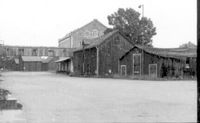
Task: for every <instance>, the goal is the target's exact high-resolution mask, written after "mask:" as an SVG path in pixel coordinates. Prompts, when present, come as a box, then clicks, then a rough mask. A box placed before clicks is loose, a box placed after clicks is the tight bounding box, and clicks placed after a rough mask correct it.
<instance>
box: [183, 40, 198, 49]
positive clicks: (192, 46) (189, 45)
mask: <svg viewBox="0 0 200 123" xmlns="http://www.w3.org/2000/svg"><path fill="white" fill-rule="evenodd" d="M196 47H197V46H196V45H195V44H193V43H192V42H190V41H189V42H188V43H185V44H182V45H180V46H179V48H196Z"/></svg>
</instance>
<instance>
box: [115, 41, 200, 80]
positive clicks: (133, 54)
mask: <svg viewBox="0 0 200 123" xmlns="http://www.w3.org/2000/svg"><path fill="white" fill-rule="evenodd" d="M119 68H120V74H121V75H122V76H131V77H140V76H148V77H152V78H157V77H160V78H163V77H184V76H187V75H188V76H196V49H188V48H151V47H146V46H139V45H135V46H134V47H133V48H132V49H131V50H129V51H128V52H126V53H125V54H124V55H123V56H122V57H121V58H120V59H119Z"/></svg>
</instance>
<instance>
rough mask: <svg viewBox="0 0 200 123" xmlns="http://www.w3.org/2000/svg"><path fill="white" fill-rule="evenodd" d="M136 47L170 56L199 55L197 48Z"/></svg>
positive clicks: (159, 54) (155, 53)
mask: <svg viewBox="0 0 200 123" xmlns="http://www.w3.org/2000/svg"><path fill="white" fill-rule="evenodd" d="M135 47H137V48H139V49H142V50H143V51H145V52H147V53H150V54H154V55H158V56H162V57H170V58H183V57H197V49H196V48H152V47H148V46H142V45H135V46H134V47H133V48H135ZM133 48H132V49H133ZM132 49H130V50H129V51H128V52H127V53H125V54H124V55H123V56H122V57H121V58H120V59H122V58H123V57H124V56H126V55H127V54H128V53H129V52H130V51H131V50H132Z"/></svg>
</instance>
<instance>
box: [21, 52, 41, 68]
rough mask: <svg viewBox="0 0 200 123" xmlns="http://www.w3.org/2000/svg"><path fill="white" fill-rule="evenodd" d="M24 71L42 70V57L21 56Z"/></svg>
mask: <svg viewBox="0 0 200 123" xmlns="http://www.w3.org/2000/svg"><path fill="white" fill-rule="evenodd" d="M22 61H23V69H24V71H42V59H41V57H38V56H22Z"/></svg>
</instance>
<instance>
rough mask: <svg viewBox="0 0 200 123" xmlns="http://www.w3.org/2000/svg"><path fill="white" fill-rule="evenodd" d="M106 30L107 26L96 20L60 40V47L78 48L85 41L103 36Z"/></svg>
mask: <svg viewBox="0 0 200 123" xmlns="http://www.w3.org/2000/svg"><path fill="white" fill-rule="evenodd" d="M106 29H107V27H106V26H104V25H103V24H102V23H101V22H99V21H98V20H96V19H94V20H93V21H91V22H90V23H88V24H86V25H85V26H83V27H81V28H78V29H76V30H74V31H72V32H70V33H68V34H66V35H65V36H64V37H63V38H61V39H59V42H58V44H59V47H64V48H78V47H80V46H81V42H82V41H83V40H84V39H93V38H97V37H99V36H102V35H104V31H105V30H106Z"/></svg>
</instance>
